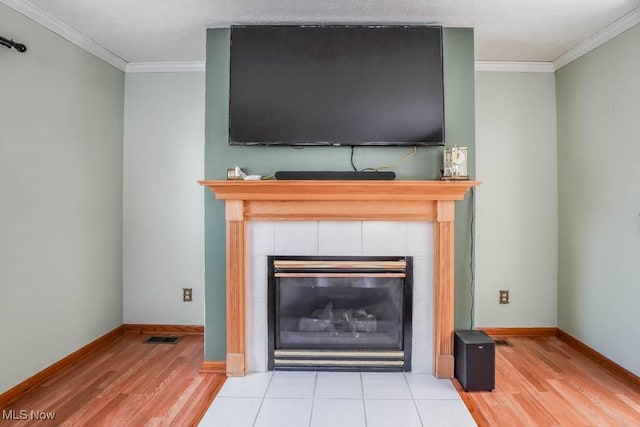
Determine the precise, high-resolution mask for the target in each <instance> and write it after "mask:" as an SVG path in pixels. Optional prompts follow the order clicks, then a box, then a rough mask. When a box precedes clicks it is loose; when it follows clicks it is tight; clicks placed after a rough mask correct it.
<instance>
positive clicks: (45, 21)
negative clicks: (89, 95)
mask: <svg viewBox="0 0 640 427" xmlns="http://www.w3.org/2000/svg"><path fill="white" fill-rule="evenodd" d="M0 2H1V3H4V4H5V5H7V6H9V7H10V8H12V9H14V10H15V11H17V12H20V13H21V14H23V15H24V16H26V17H27V18H30V19H32V20H33V21H35V22H37V23H38V24H40V25H42V26H43V27H45V28H48V29H49V30H51V31H53V32H54V33H56V34H58V35H59V36H60V37H63V38H65V39H67V40H69V41H70V42H71V43H73V44H75V45H76V46H78V47H80V48H82V49H84V50H86V51H87V52H89V53H91V54H92V55H94V56H97V57H98V58H100V59H102V60H103V61H105V62H107V63H108V64H111V65H113V66H114V67H116V68H117V69H119V70H121V71H125V69H126V65H127V63H126V61H125V60H123V59H122V58H120V57H119V56H117V55H115V54H113V53H112V52H110V51H108V50H107V49H105V48H104V47H102V46H100V45H99V44H98V43H96V42H94V41H93V40H91V39H89V38H88V37H85V36H84V35H82V34H80V33H79V32H78V31H76V30H74V29H73V28H71V27H69V26H68V25H67V24H65V23H63V22H61V21H59V20H58V19H56V18H54V17H53V16H51V15H49V14H48V13H47V12H45V11H44V10H42V9H40V8H39V7H37V6H36V5H34V4H33V3H31V2H29V1H26V0H0Z"/></svg>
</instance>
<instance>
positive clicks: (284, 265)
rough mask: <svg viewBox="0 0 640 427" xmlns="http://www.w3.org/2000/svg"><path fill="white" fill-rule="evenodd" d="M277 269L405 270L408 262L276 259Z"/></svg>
mask: <svg viewBox="0 0 640 427" xmlns="http://www.w3.org/2000/svg"><path fill="white" fill-rule="evenodd" d="M273 267H274V268H275V269H283V270H287V269H296V270H304V269H312V268H313V269H333V270H336V269H338V270H347V269H349V270H353V269H367V270H405V269H406V268H407V262H406V261H405V260H398V261H331V260H323V261H312V260H304V261H298V260H275V261H274V263H273Z"/></svg>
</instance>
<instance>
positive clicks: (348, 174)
mask: <svg viewBox="0 0 640 427" xmlns="http://www.w3.org/2000/svg"><path fill="white" fill-rule="evenodd" d="M395 178H396V173H395V172H355V171H278V172H276V179H289V180H292V179H295V180H305V179H314V180H335V181H344V180H392V179H395Z"/></svg>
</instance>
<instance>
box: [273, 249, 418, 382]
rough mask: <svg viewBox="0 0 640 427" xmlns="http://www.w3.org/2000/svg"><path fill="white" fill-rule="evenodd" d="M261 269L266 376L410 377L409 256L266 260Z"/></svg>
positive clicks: (277, 258)
mask: <svg viewBox="0 0 640 427" xmlns="http://www.w3.org/2000/svg"><path fill="white" fill-rule="evenodd" d="M267 265H268V297H267V299H268V301H267V304H268V308H267V310H268V311H267V318H268V368H269V369H270V370H293V369H295V370H304V369H310V370H316V369H320V370H358V371H365V370H366V371H381V370H386V371H389V370H391V371H400V370H405V371H410V370H411V337H412V334H411V319H412V313H411V309H412V271H413V267H412V258H411V257H381V256H369V257H335V256H332V257H328V256H306V257H303V256H270V257H268V260H267Z"/></svg>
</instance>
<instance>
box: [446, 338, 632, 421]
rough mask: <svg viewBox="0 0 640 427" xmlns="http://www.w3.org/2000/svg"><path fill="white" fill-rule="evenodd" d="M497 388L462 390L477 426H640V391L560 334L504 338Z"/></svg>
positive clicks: (498, 351)
mask: <svg viewBox="0 0 640 427" xmlns="http://www.w3.org/2000/svg"><path fill="white" fill-rule="evenodd" d="M500 339H506V340H507V341H508V342H509V343H510V344H511V347H504V346H497V347H496V389H495V390H493V391H492V392H469V393H466V392H464V391H463V390H462V389H461V387H460V385H459V384H458V383H457V381H455V380H454V383H455V384H456V387H457V388H458V391H459V392H460V394H461V396H462V398H463V400H464V401H465V403H466V405H467V407H468V408H469V411H470V412H471V414H472V415H473V417H474V419H475V420H476V423H478V425H479V426H509V427H511V426H571V427H574V426H640V389H638V388H637V387H634V386H632V385H630V384H629V383H627V382H624V381H623V380H621V379H619V378H618V377H616V376H614V375H613V374H611V373H610V372H609V371H607V370H606V369H604V368H602V367H601V366H600V365H598V364H596V363H595V362H593V361H592V360H590V359H588V358H587V357H585V356H584V355H582V354H581V353H579V352H578V351H576V350H575V349H573V348H572V347H570V346H569V345H567V344H565V343H564V342H562V341H561V340H560V339H558V338H556V337H538V338H525V337H506V338H505V337H500Z"/></svg>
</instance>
